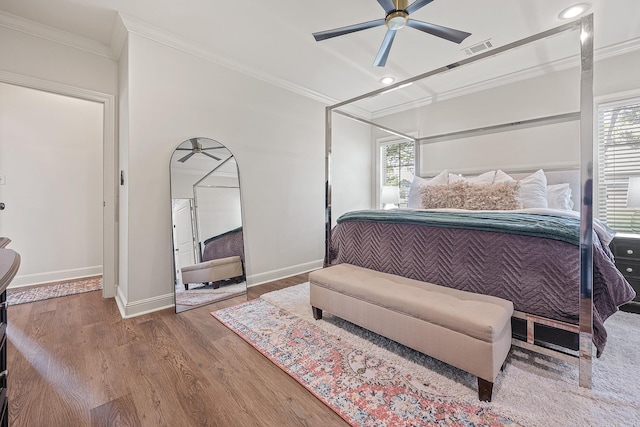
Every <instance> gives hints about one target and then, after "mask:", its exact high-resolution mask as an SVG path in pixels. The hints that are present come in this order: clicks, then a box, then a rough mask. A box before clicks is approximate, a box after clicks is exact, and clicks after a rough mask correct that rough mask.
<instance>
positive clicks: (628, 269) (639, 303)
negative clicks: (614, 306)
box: [610, 233, 640, 313]
mask: <svg viewBox="0 0 640 427" xmlns="http://www.w3.org/2000/svg"><path fill="white" fill-rule="evenodd" d="M610 247H611V251H612V252H613V256H614V257H615V262H616V267H618V270H620V272H621V273H622V275H623V276H624V277H625V279H627V282H629V284H630V285H631V286H632V287H633V289H634V290H635V291H636V297H635V299H634V300H633V301H631V302H630V303H628V304H625V305H623V306H622V307H620V309H621V310H624V311H632V312H634V313H640V234H625V233H618V234H616V237H614V238H613V241H612V242H611V245H610Z"/></svg>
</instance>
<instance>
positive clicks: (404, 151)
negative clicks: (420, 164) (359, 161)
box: [379, 141, 415, 207]
mask: <svg viewBox="0 0 640 427" xmlns="http://www.w3.org/2000/svg"><path fill="white" fill-rule="evenodd" d="M379 154H380V187H379V190H381V189H382V187H388V186H391V187H398V189H399V193H400V203H399V206H401V207H402V206H404V207H406V206H407V199H408V197H409V188H410V187H411V181H412V180H413V172H414V170H415V143H414V142H412V141H393V142H385V143H381V144H380V151H379ZM379 194H380V193H379Z"/></svg>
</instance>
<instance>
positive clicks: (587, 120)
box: [578, 15, 593, 388]
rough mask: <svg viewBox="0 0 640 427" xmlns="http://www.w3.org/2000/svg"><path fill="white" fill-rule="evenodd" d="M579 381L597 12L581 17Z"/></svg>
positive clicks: (588, 319)
mask: <svg viewBox="0 0 640 427" xmlns="http://www.w3.org/2000/svg"><path fill="white" fill-rule="evenodd" d="M580 26H581V28H580V29H581V31H580V185H581V189H582V191H581V197H580V213H581V215H580V307H579V325H578V326H579V328H580V335H579V336H580V354H579V362H578V363H579V372H580V375H579V383H580V385H581V386H582V387H586V388H591V374H592V366H591V358H592V351H593V349H592V342H593V341H592V339H593V15H588V16H585V17H583V18H582V19H581V20H580Z"/></svg>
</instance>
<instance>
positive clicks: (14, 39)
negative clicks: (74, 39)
mask: <svg viewBox="0 0 640 427" xmlns="http://www.w3.org/2000/svg"><path fill="white" fill-rule="evenodd" d="M0 58H2V59H1V60H0V70H3V71H8V72H11V73H17V74H20V75H24V76H30V77H35V78H38V79H43V80H47V81H51V82H57V83H62V84H65V85H69V86H73V87H77V88H83V89H88V90H93V91H97V92H101V93H108V94H112V95H115V94H116V90H117V86H118V79H117V71H116V68H117V64H116V61H114V60H113V59H111V58H107V57H104V56H100V55H95V54H92V53H89V52H86V51H83V50H79V49H74V48H72V47H69V46H65V45H62V44H60V43H56V42H53V41H50V40H47V39H44V38H41V37H36V36H33V35H31V34H27V33H24V32H21V31H16V30H13V29H10V28H7V27H0Z"/></svg>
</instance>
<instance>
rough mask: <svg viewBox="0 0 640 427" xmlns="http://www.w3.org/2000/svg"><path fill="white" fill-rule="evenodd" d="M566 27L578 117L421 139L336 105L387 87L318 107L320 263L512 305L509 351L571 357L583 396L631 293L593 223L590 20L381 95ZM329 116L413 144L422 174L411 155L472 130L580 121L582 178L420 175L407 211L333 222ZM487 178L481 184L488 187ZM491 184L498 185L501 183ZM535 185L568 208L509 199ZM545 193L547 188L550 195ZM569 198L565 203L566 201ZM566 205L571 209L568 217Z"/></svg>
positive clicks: (604, 234)
mask: <svg viewBox="0 0 640 427" xmlns="http://www.w3.org/2000/svg"><path fill="white" fill-rule="evenodd" d="M571 31H576V32H577V33H578V34H579V35H580V46H581V51H580V59H581V68H580V110H579V111H576V112H571V113H565V114H559V115H553V116H548V117H543V118H537V119H532V120H525V121H521V122H518V123H505V124H500V125H496V126H491V127H485V128H479V129H471V130H464V131H461V132H452V133H449V134H445V135H438V136H435V137H425V138H420V137H411V136H408V135H406V134H403V133H401V132H397V131H395V130H394V129H391V128H389V127H385V126H382V125H379V124H376V123H374V122H372V121H370V120H366V119H363V118H361V117H358V116H355V115H353V114H351V113H348V112H345V111H344V110H343V109H342V107H345V106H348V105H349V104H352V103H353V102H355V101H359V100H362V99H366V98H369V97H372V96H376V95H379V94H381V93H382V92H384V91H389V88H387V89H384V90H378V91H375V92H372V93H369V94H366V95H363V96H360V97H357V98H354V99H352V100H349V101H345V102H342V103H340V104H336V105H333V106H330V107H327V110H326V126H327V129H326V179H327V194H326V247H325V250H326V253H325V265H326V266H329V265H331V264H341V263H347V264H353V265H356V266H359V267H365V268H369V269H372V270H377V271H381V272H384V273H391V274H395V275H398V276H403V277H407V278H411V279H417V280H421V281H425V282H430V283H434V284H437V285H442V286H447V287H452V288H456V289H459V290H466V291H471V292H474V293H480V294H487V295H492V296H497V297H501V298H504V299H507V300H509V301H512V302H513V304H514V309H515V313H514V316H513V318H512V325H513V344H514V345H517V346H521V347H524V348H527V349H530V350H533V351H536V352H540V353H543V354H548V355H552V356H554V357H559V358H562V359H565V360H571V361H578V364H579V369H580V380H579V382H580V385H581V386H584V387H589V388H590V387H591V357H592V344H595V347H596V350H597V355H598V356H599V355H600V354H601V353H602V351H603V350H604V348H605V344H606V330H605V328H604V321H605V320H606V319H607V317H609V316H610V315H611V314H613V313H615V312H616V311H617V307H618V306H619V305H622V304H624V303H626V302H627V301H629V300H631V299H632V298H633V297H634V292H633V289H632V288H631V287H630V285H629V284H628V283H627V282H626V280H625V279H624V278H623V277H622V275H621V274H620V273H619V272H618V270H617V269H616V267H615V265H614V264H613V261H612V255H611V252H610V251H609V249H608V244H609V242H610V240H611V238H612V235H611V233H610V230H608V229H607V227H606V226H604V225H602V224H600V223H599V222H597V221H596V222H595V227H594V219H593V207H592V198H593V188H592V179H593V177H592V168H593V129H592V125H593V117H592V115H593V106H592V102H593V69H592V66H593V16H592V15H589V16H586V17H584V18H582V19H580V20H577V21H575V22H572V23H569V24H566V25H563V26H561V27H557V28H555V29H553V30H549V31H546V32H544V33H540V34H538V35H535V36H531V37H529V38H527V39H524V40H521V41H518V42H515V43H511V44H509V45H506V46H503V47H500V48H496V49H494V50H492V51H489V52H485V53H483V54H480V55H477V56H474V57H470V58H467V59H465V60H463V61H461V62H458V63H455V64H451V65H448V66H445V67H441V68H439V69H436V70H434V71H431V72H428V73H425V74H423V75H420V76H416V77H414V78H412V79H409V80H405V81H402V82H398V83H396V84H395V85H392V86H391V87H390V88H391V89H393V88H395V87H399V86H402V85H406V84H407V83H408V82H414V81H417V80H421V79H424V78H427V77H430V76H434V75H437V74H440V73H446V72H447V71H449V70H451V69H453V68H459V67H462V66H464V65H467V64H470V63H473V62H475V61H478V60H481V59H484V58H487V57H491V56H493V55H496V54H498V53H501V52H504V51H507V50H510V49H513V48H516V47H520V46H522V45H525V44H529V43H531V42H533V41H537V40H542V39H545V38H547V37H550V36H553V35H556V34H558V33H564V32H571ZM333 114H340V115H342V116H344V117H348V118H350V119H353V120H356V121H359V122H361V123H365V124H368V125H371V126H373V127H375V128H378V129H381V130H383V131H386V132H389V133H392V134H394V135H396V136H401V137H402V138H404V139H406V140H409V141H413V142H414V143H415V145H416V156H415V158H416V166H415V170H416V171H420V170H421V169H420V165H419V162H420V158H421V156H420V148H421V147H422V145H424V144H429V143H432V142H439V141H446V140H448V139H455V138H460V137H467V136H469V135H473V134H482V135H486V134H491V133H493V132H501V131H503V130H505V129H507V128H508V129H514V128H516V127H518V126H527V127H531V126H544V125H548V124H555V123H559V122H566V121H579V123H580V165H579V170H578V169H576V170H573V171H570V172H561V173H560V172H559V176H557V177H555V178H554V177H553V174H554V173H555V172H552V171H547V172H546V173H545V171H543V170H539V171H536V172H534V173H530V172H533V171H520V172H527V173H525V174H524V175H520V177H523V178H522V179H520V177H518V176H515V175H514V176H515V178H513V177H512V176H509V175H508V174H506V173H504V172H503V171H500V170H498V171H495V170H494V171H490V172H487V174H489V175H487V174H485V173H483V174H481V175H479V176H477V177H473V178H470V179H463V178H459V177H457V176H456V175H451V174H449V173H448V172H447V171H442V173H440V174H438V175H437V176H435V177H433V178H432V180H431V183H432V184H433V185H429V182H428V181H427V180H424V181H421V178H420V177H417V178H415V179H414V183H413V184H412V190H411V191H410V194H409V200H410V204H409V207H410V208H412V209H397V210H391V211H381V210H366V211H354V212H347V213H346V214H344V215H342V216H340V217H339V218H338V219H337V224H333V223H332V217H331V206H332V203H331V182H332V181H331V176H330V174H329V171H330V170H331V168H330V162H331V153H332V115H333ZM478 172H480V171H478ZM487 176H490V179H488V180H487ZM499 176H500V177H502V178H503V179H501V180H498V177H499ZM532 177H533V178H532ZM536 179H538V181H537V184H538V185H539V186H542V185H544V190H545V195H547V193H546V191H547V189H548V188H547V186H548V185H557V186H561V187H562V188H563V189H564V190H565V192H564V196H563V197H561V198H563V200H564V202H565V204H566V206H561V207H559V208H556V209H548V206H550V205H551V203H550V202H549V203H548V204H547V201H545V204H544V205H543V207H544V208H546V209H541V208H538V207H536V206H533V207H528V206H527V202H526V200H525V201H523V200H524V199H522V198H519V197H514V194H515V195H522V194H523V191H524V187H527V188H528V189H530V188H531V184H532V181H536ZM452 181H453V182H452ZM569 181H571V182H569ZM456 183H458V185H456ZM436 184H437V185H436ZM483 184H486V185H488V186H490V185H493V186H496V185H498V186H500V185H502V187H501V188H500V189H499V191H498V192H499V195H498V196H496V197H494V198H493V199H492V200H494V199H496V200H497V201H496V202H495V203H493V204H491V203H489V204H488V205H487V204H486V200H488V199H490V198H491V197H493V196H495V194H493V195H487V194H486V189H487V188H489V187H481V185H483ZM534 184H535V182H534ZM479 185H480V186H479ZM436 187H438V188H436ZM534 187H535V185H534ZM550 188H551V187H549V192H552V191H551V189H550ZM568 188H569V189H570V190H569V192H568V193H567V191H566V190H567V189H568ZM555 189H556V190H557V189H558V187H556V188H555ZM571 190H572V192H571ZM483 192H484V193H483ZM505 194H506V195H505ZM567 194H568V195H569V196H567ZM571 194H572V195H573V199H572V200H569V198H570V197H571ZM490 196H491V197H490ZM412 199H413V206H412V202H411V200H412ZM505 199H506V202H505ZM416 200H417V204H416V202H415V201H416ZM467 200H474V201H475V205H474V206H468V203H466V202H465V201H467ZM504 203H506V205H507V206H506V207H505V204H504ZM514 203H515V204H514ZM572 204H574V205H575V208H576V211H577V212H576V211H572ZM423 208H424V209H423ZM523 208H526V209H523Z"/></svg>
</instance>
